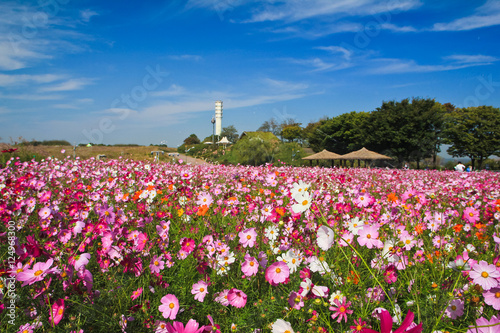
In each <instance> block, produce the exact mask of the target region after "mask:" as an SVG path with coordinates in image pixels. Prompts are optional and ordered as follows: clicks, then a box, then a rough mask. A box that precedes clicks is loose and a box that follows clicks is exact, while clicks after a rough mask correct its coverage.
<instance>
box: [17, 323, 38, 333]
mask: <svg viewBox="0 0 500 333" xmlns="http://www.w3.org/2000/svg"><path fill="white" fill-rule="evenodd" d="M33 329H34V327H33V325H31V324H29V323H27V324H23V325H21V326H19V331H17V333H33Z"/></svg>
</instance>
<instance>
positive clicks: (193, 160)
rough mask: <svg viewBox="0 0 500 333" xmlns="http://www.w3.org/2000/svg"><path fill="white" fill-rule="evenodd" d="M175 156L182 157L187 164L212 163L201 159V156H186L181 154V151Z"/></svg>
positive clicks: (176, 157)
mask: <svg viewBox="0 0 500 333" xmlns="http://www.w3.org/2000/svg"><path fill="white" fill-rule="evenodd" d="M174 154H175V155H177V154H178V153H174ZM174 158H175V159H177V160H179V159H181V160H182V161H183V162H184V163H187V164H194V165H209V164H210V163H208V162H205V161H204V160H201V159H199V158H194V157H191V156H186V155H184V154H180V153H179V156H174Z"/></svg>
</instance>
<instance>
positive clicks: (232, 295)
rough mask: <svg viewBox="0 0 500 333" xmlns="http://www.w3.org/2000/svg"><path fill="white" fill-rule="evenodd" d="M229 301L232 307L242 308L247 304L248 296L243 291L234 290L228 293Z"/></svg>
mask: <svg viewBox="0 0 500 333" xmlns="http://www.w3.org/2000/svg"><path fill="white" fill-rule="evenodd" d="M227 300H228V301H229V304H230V305H232V306H234V307H236V308H242V307H244V306H245V304H247V295H246V294H245V293H244V292H243V291H241V290H239V289H236V288H233V289H231V290H229V292H228V293H227Z"/></svg>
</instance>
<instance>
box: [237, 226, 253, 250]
mask: <svg viewBox="0 0 500 333" xmlns="http://www.w3.org/2000/svg"><path fill="white" fill-rule="evenodd" d="M238 236H240V244H241V245H243V247H253V246H254V245H255V241H256V240H257V232H255V228H248V229H245V230H243V231H240V232H239V234H238Z"/></svg>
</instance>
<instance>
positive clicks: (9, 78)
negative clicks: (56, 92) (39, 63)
mask: <svg viewBox="0 0 500 333" xmlns="http://www.w3.org/2000/svg"><path fill="white" fill-rule="evenodd" d="M65 78H66V76H65V75H55V74H42V75H30V74H19V75H9V74H0V87H1V86H9V87H11V86H17V85H23V84H26V83H38V84H40V83H50V82H54V81H59V80H63V79H65Z"/></svg>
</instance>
